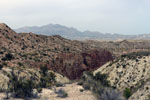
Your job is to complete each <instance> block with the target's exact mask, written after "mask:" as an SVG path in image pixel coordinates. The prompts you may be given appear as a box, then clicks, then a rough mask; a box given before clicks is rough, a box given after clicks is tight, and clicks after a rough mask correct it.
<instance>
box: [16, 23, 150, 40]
mask: <svg viewBox="0 0 150 100" xmlns="http://www.w3.org/2000/svg"><path fill="white" fill-rule="evenodd" d="M15 31H16V32H17V33H22V32H32V33H37V34H43V35H60V36H62V37H64V38H68V39H77V40H86V39H88V40H122V39H150V34H141V35H122V34H111V33H100V32H92V31H84V32H81V31H79V30H77V29H75V28H73V27H66V26H63V25H59V24H48V25H44V26H40V27H39V26H33V27H29V26H26V27H22V28H18V29H15Z"/></svg>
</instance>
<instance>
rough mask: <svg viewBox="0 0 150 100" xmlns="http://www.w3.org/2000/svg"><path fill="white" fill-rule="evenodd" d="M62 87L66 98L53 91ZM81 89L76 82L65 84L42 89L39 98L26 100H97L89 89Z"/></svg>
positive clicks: (1, 97)
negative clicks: (66, 95)
mask: <svg viewBox="0 0 150 100" xmlns="http://www.w3.org/2000/svg"><path fill="white" fill-rule="evenodd" d="M59 89H63V90H65V91H66V93H67V94H68V97H66V98H60V97H58V95H57V94H56V93H55V91H57V90H59ZM81 89H83V87H82V86H80V85H77V83H72V84H66V85H65V86H62V87H56V88H55V89H43V90H42V93H41V94H40V95H41V98H39V99H28V100H97V99H96V97H95V96H94V95H93V94H92V92H91V91H87V90H84V91H83V92H81V91H80V90H81ZM4 97H5V95H4V94H3V93H0V100H4V99H3V98H4ZM9 100H23V99H12V98H11V99H9Z"/></svg>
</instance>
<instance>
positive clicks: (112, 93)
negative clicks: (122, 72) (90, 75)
mask: <svg viewBox="0 0 150 100" xmlns="http://www.w3.org/2000/svg"><path fill="white" fill-rule="evenodd" d="M98 100H126V99H125V98H124V97H123V95H122V93H121V92H119V91H117V90H112V89H105V91H104V92H103V93H102V94H101V96H99V98H98Z"/></svg>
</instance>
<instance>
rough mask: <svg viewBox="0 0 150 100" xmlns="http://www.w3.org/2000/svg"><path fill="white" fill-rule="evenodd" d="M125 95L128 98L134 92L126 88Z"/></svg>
mask: <svg viewBox="0 0 150 100" xmlns="http://www.w3.org/2000/svg"><path fill="white" fill-rule="evenodd" d="M123 95H124V97H126V98H127V99H128V98H129V97H130V96H131V95H132V92H131V90H130V89H129V88H126V89H125V90H124V93H123Z"/></svg>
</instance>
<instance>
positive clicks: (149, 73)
mask: <svg viewBox="0 0 150 100" xmlns="http://www.w3.org/2000/svg"><path fill="white" fill-rule="evenodd" d="M149 66H150V53H149V52H137V53H131V54H127V55H122V56H121V58H119V59H116V60H114V61H113V62H109V63H107V64H105V65H104V66H102V67H101V68H99V69H98V70H96V71H95V72H94V74H95V73H98V72H100V73H102V74H106V75H108V78H107V79H108V80H109V81H110V84H111V86H113V87H115V88H117V89H119V90H122V91H124V90H125V89H126V88H129V90H130V91H132V95H131V97H130V98H129V100H149V99H150V84H149V82H150V67H149Z"/></svg>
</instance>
